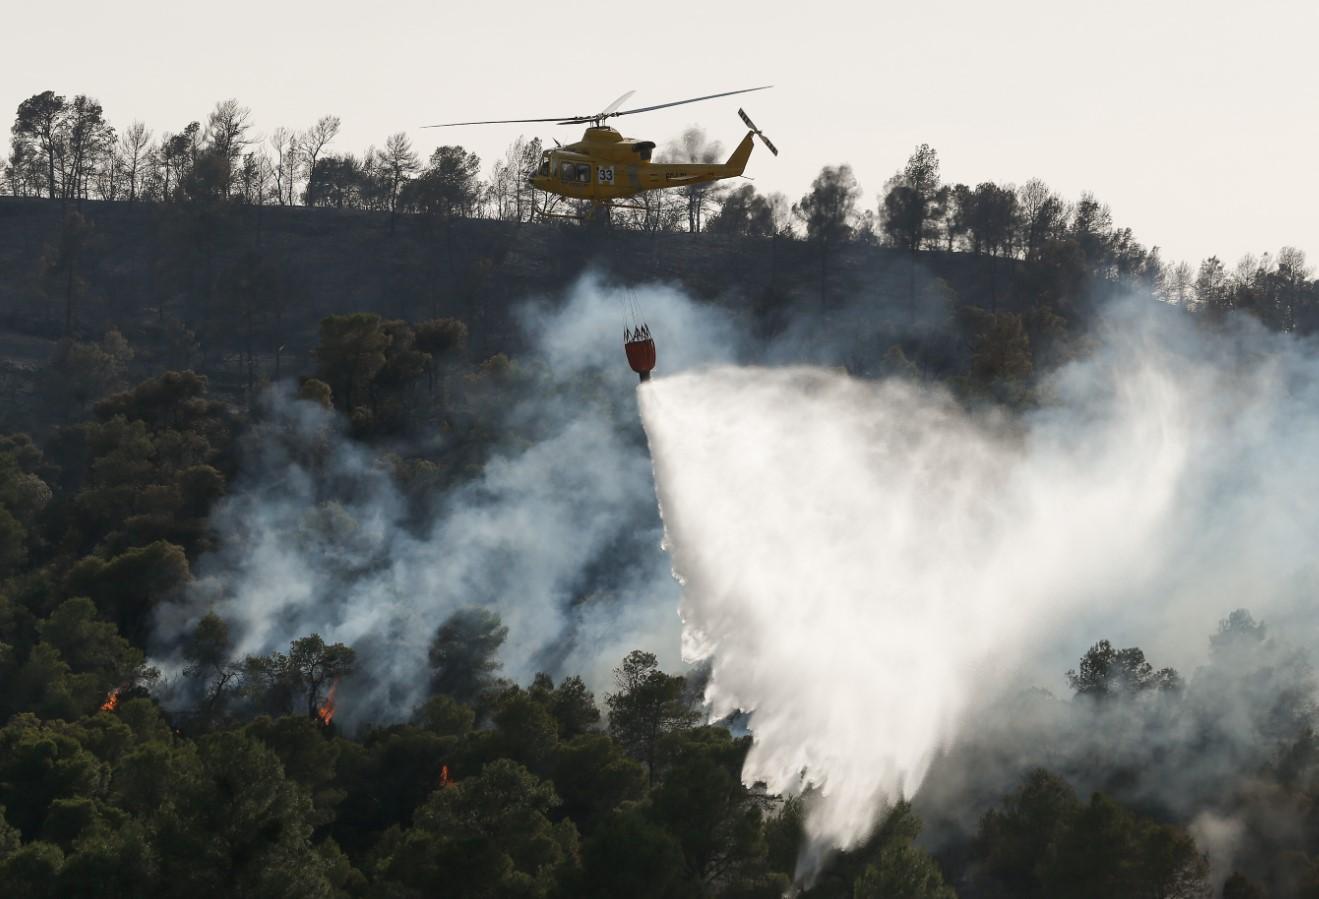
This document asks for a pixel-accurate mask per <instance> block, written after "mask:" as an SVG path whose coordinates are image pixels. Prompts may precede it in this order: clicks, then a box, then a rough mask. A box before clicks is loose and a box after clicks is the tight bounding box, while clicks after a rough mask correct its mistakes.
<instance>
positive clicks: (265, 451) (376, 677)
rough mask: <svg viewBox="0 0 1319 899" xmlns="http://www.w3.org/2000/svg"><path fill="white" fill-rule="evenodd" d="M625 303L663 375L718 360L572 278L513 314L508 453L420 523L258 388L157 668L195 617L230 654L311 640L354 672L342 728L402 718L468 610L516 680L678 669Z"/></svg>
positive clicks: (656, 294) (358, 459)
mask: <svg viewBox="0 0 1319 899" xmlns="http://www.w3.org/2000/svg"><path fill="white" fill-rule="evenodd" d="M633 306H635V307H637V308H638V310H639V311H640V312H641V313H642V314H643V315H644V316H645V317H646V318H647V319H648V321H649V323H650V326H651V328H652V330H653V331H654V332H655V333H657V334H661V335H672V339H670V340H667V341H666V340H664V339H663V338H661V347H660V366H662V367H667V368H668V369H669V370H673V369H674V368H676V367H678V366H682V365H688V364H692V362H694V361H696V360H702V361H708V360H721V359H722V360H727V359H731V358H734V355H733V354H734V353H735V350H736V346H737V340H736V337H735V332H734V331H733V329H732V328H731V327H730V326H729V325H728V323H727V321H726V319H725V318H724V317H722V316H720V315H719V314H717V313H712V312H711V311H709V310H708V309H703V308H702V307H700V306H698V305H697V304H695V303H693V302H692V301H691V300H690V299H688V298H687V297H685V296H683V295H681V294H680V293H678V292H677V291H675V290H671V289H668V288H663V287H650V288H645V289H637V290H631V291H625V290H623V289H621V288H617V287H615V286H612V285H610V284H608V283H607V282H605V281H603V280H602V279H600V278H599V277H588V278H585V279H583V280H582V281H581V282H580V283H578V284H577V285H575V286H574V287H573V288H572V289H571V290H570V291H569V292H568V295H567V296H566V297H565V298H563V299H562V300H561V301H559V302H557V303H556V302H552V301H551V300H549V299H546V300H543V301H540V302H535V303H528V304H526V305H525V306H524V307H523V309H522V313H521V321H522V325H523V328H524V332H525V337H526V341H527V343H529V344H530V346H531V347H532V350H531V351H530V352H528V353H526V354H524V355H522V356H519V357H517V358H515V364H517V365H518V366H519V370H520V371H521V373H522V375H521V378H522V385H521V386H520V387H518V388H517V389H516V392H515V394H514V395H513V396H512V397H511V399H512V402H508V400H509V397H508V396H507V395H505V396H501V397H500V401H501V402H500V403H499V404H498V405H496V404H495V403H490V404H488V407H485V408H482V409H481V410H479V411H480V413H481V414H484V415H488V416H491V417H492V419H493V421H492V424H491V426H492V429H493V430H494V431H495V432H496V433H499V434H503V433H507V432H515V433H516V434H517V435H518V437H517V439H515V440H513V441H510V442H508V443H506V444H505V445H501V446H500V447H499V448H497V449H496V450H495V452H494V453H493V455H492V456H491V457H490V458H489V459H488V460H487V461H486V462H485V463H484V465H483V466H482V468H481V469H480V471H479V472H478V473H476V474H475V476H473V477H472V478H470V479H469V480H467V481H466V482H464V483H462V484H461V486H459V487H457V488H456V489H454V490H451V491H449V492H448V493H446V494H445V495H444V496H443V497H442V499H441V501H440V503H439V507H438V511H437V512H436V513H435V515H434V517H433V519H431V520H428V521H423V522H420V523H418V522H416V521H414V520H413V518H414V517H415V513H414V511H413V510H412V509H411V508H410V506H409V501H408V498H407V497H405V496H404V495H403V494H402V492H401V490H400V486H399V483H398V481H397V479H396V478H395V477H394V475H393V467H394V464H395V463H396V461H397V458H396V457H394V456H392V455H391V454H389V453H385V452H382V451H380V450H378V449H374V448H372V447H370V446H368V445H365V444H363V443H359V442H356V441H353V440H351V439H349V438H348V436H347V434H346V433H345V423H344V420H343V416H342V415H340V414H338V413H334V412H331V411H328V410H325V409H322V408H320V407H319V406H317V405H315V404H314V403H309V402H304V401H298V400H296V399H294V398H293V396H292V395H291V392H290V390H289V388H288V387H287V385H286V386H285V387H284V388H283V389H275V390H273V391H272V392H271V394H270V395H269V396H268V397H267V409H266V410H265V419H266V420H265V422H264V423H263V424H262V425H261V426H260V427H259V428H258V429H257V430H256V431H255V432H254V433H253V434H252V435H251V439H249V441H248V447H247V453H246V456H245V458H244V460H243V464H242V468H241V477H240V478H239V479H238V480H237V482H236V483H235V485H234V489H233V490H232V491H231V493H230V495H229V496H228V497H226V498H225V499H224V500H223V501H222V502H221V503H220V504H219V505H218V507H217V509H216V510H215V511H214V513H213V515H212V519H211V522H210V524H211V528H212V530H213V532H214V533H216V534H217V535H218V537H219V546H218V548H217V549H216V550H215V551H214V552H212V553H210V554H207V555H205V556H203V557H202V558H201V559H200V560H199V562H198V563H197V565H196V566H195V569H196V573H197V575H198V579H197V582H196V584H195V588H194V590H193V592H192V596H191V597H190V601H188V602H186V603H183V604H180V605H177V606H169V607H165V608H162V609H161V610H160V616H159V619H158V621H157V633H156V635H157V641H158V645H159V646H161V647H162V650H161V653H160V655H161V658H159V659H158V662H159V663H160V664H161V665H162V666H163V667H164V668H165V669H166V670H173V671H178V670H179V669H180V668H181V667H182V662H181V661H180V660H179V659H178V658H177V657H176V656H174V657H171V653H173V652H177V646H178V645H179V641H180V639H181V637H182V636H183V635H185V634H186V633H188V632H189V630H190V629H191V628H192V627H193V626H195V623H196V621H197V620H198V619H199V618H200V617H201V616H202V615H204V614H206V613H207V612H208V611H213V612H215V613H217V614H219V615H220V616H221V617H222V618H223V619H225V620H226V621H227V622H228V623H229V625H230V628H231V632H232V633H233V634H234V636H235V638H236V642H235V654H236V655H237V656H239V657H242V656H246V655H249V654H257V655H260V654H266V653H269V652H272V651H276V650H281V651H282V650H287V648H288V645H289V643H290V642H291V641H292V640H295V639H297V638H299V637H303V636H306V635H308V634H311V633H318V634H320V636H321V637H322V638H324V639H325V640H326V641H327V642H343V643H346V644H348V645H350V646H352V647H353V648H354V649H355V650H356V651H357V654H358V657H359V674H358V675H355V676H354V677H352V678H349V679H347V680H345V681H344V683H343V684H342V686H341V687H340V689H339V694H338V696H339V700H340V703H339V706H340V715H341V719H342V720H345V721H346V722H347V723H348V724H349V725H351V724H353V723H354V722H362V721H389V720H399V719H401V718H405V717H406V716H407V715H408V714H409V713H410V712H411V711H412V709H413V708H415V706H416V705H417V704H418V703H419V702H420V701H421V700H422V699H424V698H425V696H426V694H427V689H428V680H429V669H428V666H427V650H428V647H429V644H430V641H431V638H432V637H433V636H434V634H435V631H436V629H437V627H438V626H439V625H440V624H441V623H443V621H444V620H445V619H446V618H447V617H448V616H449V615H450V614H452V613H453V612H454V611H456V610H458V609H460V608H464V607H468V606H481V607H485V608H488V609H491V610H494V611H496V612H498V613H499V614H500V616H501V618H502V620H503V623H504V624H505V625H506V626H507V627H508V637H507V639H506V641H505V643H504V646H503V647H502V650H501V653H500V655H501V659H502V661H503V664H504V669H503V672H502V673H503V674H504V675H506V676H508V677H511V678H513V679H515V680H518V681H520V682H526V681H528V680H530V678H531V677H532V675H534V674H535V673H536V672H537V671H547V672H549V673H551V674H554V675H556V676H562V675H569V674H578V675H582V676H583V677H584V678H585V679H586V680H587V682H588V684H590V685H591V686H592V687H593V688H594V689H596V690H602V689H608V688H610V687H611V686H612V669H613V667H614V666H616V665H617V664H618V663H619V661H620V660H621V659H622V657H623V656H624V655H625V654H626V653H627V652H629V651H630V650H632V649H637V648H641V649H646V650H649V651H652V652H654V653H656V655H657V656H658V657H659V658H660V660H661V662H662V663H663V664H665V665H667V666H669V667H670V668H678V667H681V659H680V657H679V651H678V647H679V629H680V622H679V620H678V618H677V615H676V614H675V609H676V606H677V600H678V591H677V588H676V586H675V585H674V583H673V580H672V578H671V577H670V575H669V564H668V561H667V559H666V558H665V557H664V555H663V554H662V553H661V552H660V551H659V543H660V539H661V529H660V522H659V519H658V516H657V515H656V513H655V494H654V486H653V480H652V477H651V469H650V461H649V457H648V454H647V450H646V446H645V441H644V436H643V434H642V433H641V430H640V427H639V422H638V418H637V411H636V401H635V396H634V391H633V387H634V385H635V384H636V375H635V374H634V373H633V372H631V371H630V370H629V369H628V366H627V362H626V359H625V356H624V353H623V349H622V336H623V335H622V332H623V327H624V324H625V323H629V324H630V323H631V314H632V307H633ZM678 335H682V336H683V339H677V338H678ZM398 452H399V453H401V454H404V455H406V448H401V449H398ZM441 457H442V454H441ZM170 647H172V649H171V648H170Z"/></svg>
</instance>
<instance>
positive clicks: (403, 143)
mask: <svg viewBox="0 0 1319 899" xmlns="http://www.w3.org/2000/svg"><path fill="white" fill-rule="evenodd" d="M372 155H373V154H372ZM368 158H370V156H369V157H368ZM378 158H379V162H380V165H381V166H382V168H383V170H384V177H385V179H386V181H387V183H388V184H389V228H390V230H391V231H392V230H393V229H394V218H395V216H396V214H397V213H398V194H399V191H400V190H401V189H402V187H403V183H404V182H405V181H407V180H408V179H409V178H411V177H412V175H413V173H414V172H416V171H417V169H418V168H419V167H420V165H421V163H420V161H419V160H418V159H417V154H416V152H415V151H414V150H413V149H412V141H410V140H408V136H407V134H405V133H404V132H402V131H400V132H398V133H397V134H391V135H390V136H389V137H388V138H386V139H385V152H384V153H381V154H379V157H378Z"/></svg>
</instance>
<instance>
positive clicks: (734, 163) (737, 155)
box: [724, 131, 755, 175]
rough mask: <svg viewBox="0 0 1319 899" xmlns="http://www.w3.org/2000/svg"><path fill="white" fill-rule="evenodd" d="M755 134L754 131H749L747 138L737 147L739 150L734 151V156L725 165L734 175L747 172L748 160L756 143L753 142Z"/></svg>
mask: <svg viewBox="0 0 1319 899" xmlns="http://www.w3.org/2000/svg"><path fill="white" fill-rule="evenodd" d="M754 134H755V132H754V131H748V132H747V136H746V137H744V138H742V142H741V143H740V144H738V145H737V148H736V149H735V150H733V153H732V155H731V156H729V157H728V161H727V162H725V163H724V166H725V167H726V168H728V169H729V170H730V171H731V173H732V174H733V175H740V174H742V173H743V172H744V171H746V167H747V160H748V159H750V158H751V148H752V147H753V146H754V143H753V142H752V136H753V135H754Z"/></svg>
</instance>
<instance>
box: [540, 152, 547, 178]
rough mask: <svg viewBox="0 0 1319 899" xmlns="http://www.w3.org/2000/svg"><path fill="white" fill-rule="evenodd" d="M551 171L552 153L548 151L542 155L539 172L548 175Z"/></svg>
mask: <svg viewBox="0 0 1319 899" xmlns="http://www.w3.org/2000/svg"><path fill="white" fill-rule="evenodd" d="M549 173H550V154H548V153H546V154H545V155H543V156H541V158H540V172H539V174H541V175H543V176H548V175H549Z"/></svg>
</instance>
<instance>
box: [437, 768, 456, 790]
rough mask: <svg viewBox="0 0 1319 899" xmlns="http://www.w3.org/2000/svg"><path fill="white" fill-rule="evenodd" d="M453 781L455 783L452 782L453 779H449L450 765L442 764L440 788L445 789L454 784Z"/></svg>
mask: <svg viewBox="0 0 1319 899" xmlns="http://www.w3.org/2000/svg"><path fill="white" fill-rule="evenodd" d="M452 783H453V782H452V781H451V780H449V766H448V765H441V766H440V789H441V790H443V789H444V788H445V787H447V786H450V785H452Z"/></svg>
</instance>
